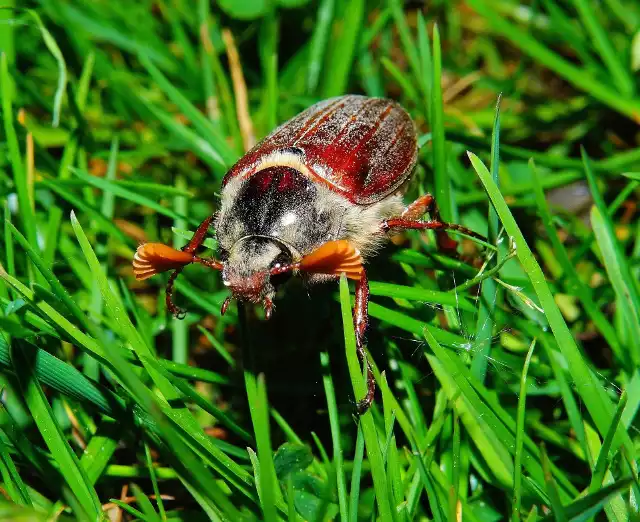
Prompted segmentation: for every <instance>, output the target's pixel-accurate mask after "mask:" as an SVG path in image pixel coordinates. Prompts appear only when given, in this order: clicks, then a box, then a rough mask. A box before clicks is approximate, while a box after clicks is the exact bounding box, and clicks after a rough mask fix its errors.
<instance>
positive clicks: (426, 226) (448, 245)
mask: <svg viewBox="0 0 640 522" xmlns="http://www.w3.org/2000/svg"><path fill="white" fill-rule="evenodd" d="M381 228H382V230H383V231H384V232H389V231H391V230H434V231H435V232H436V234H442V236H440V235H438V236H437V237H438V247H439V248H440V249H441V250H444V251H445V252H446V253H449V254H454V253H455V250H456V246H457V244H458V243H457V242H456V241H454V240H453V239H451V238H449V236H447V234H446V232H445V231H446V230H457V231H458V232H462V233H463V234H466V235H468V236H471V237H475V238H476V239H480V240H481V241H485V240H486V238H484V237H483V236H481V235H480V234H477V233H476V232H474V231H473V230H470V229H468V228H467V227H463V226H462V225H457V224H455V223H445V222H443V221H439V220H434V221H421V220H419V219H404V218H401V217H400V218H392V219H385V220H384V221H383V222H382V224H381ZM441 238H442V239H441Z"/></svg>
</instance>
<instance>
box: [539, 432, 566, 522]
mask: <svg viewBox="0 0 640 522" xmlns="http://www.w3.org/2000/svg"><path fill="white" fill-rule="evenodd" d="M540 455H541V460H542V469H543V470H544V479H545V483H546V486H547V495H548V496H549V501H550V503H551V511H552V512H553V514H554V516H555V519H556V522H567V520H568V519H567V515H566V513H565V512H564V508H563V507H562V502H561V501H560V496H559V494H558V488H557V486H556V483H555V481H554V480H553V476H552V475H551V462H550V461H549V456H548V455H547V451H546V449H545V447H544V444H542V445H541V446H540Z"/></svg>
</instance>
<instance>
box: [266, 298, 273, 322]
mask: <svg viewBox="0 0 640 522" xmlns="http://www.w3.org/2000/svg"><path fill="white" fill-rule="evenodd" d="M272 314H273V301H272V300H271V299H270V298H269V297H265V298H264V317H265V319H267V321H268V320H269V319H271V315H272Z"/></svg>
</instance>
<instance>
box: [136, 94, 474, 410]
mask: <svg viewBox="0 0 640 522" xmlns="http://www.w3.org/2000/svg"><path fill="white" fill-rule="evenodd" d="M417 150H418V149H417V137H416V130H415V127H414V124H413V121H412V120H411V118H410V116H409V115H408V114H407V112H406V111H405V110H404V109H403V108H402V107H401V106H400V105H398V104H397V103H396V102H394V101H391V100H386V99H380V98H368V97H365V96H356V95H348V96H341V97H338V98H332V99H329V100H325V101H322V102H320V103H317V104H316V105H314V106H312V107H310V108H309V109H307V110H305V111H304V112H302V113H300V114H299V115H298V116H296V117H295V118H293V119H291V120H289V121H288V122H286V123H284V124H283V125H281V126H280V127H278V128H277V129H275V130H274V131H273V132H272V133H271V134H270V135H269V136H267V137H266V138H265V139H264V140H262V141H261V142H260V143H258V144H257V145H256V146H255V147H254V148H253V149H251V150H250V151H249V152H248V153H247V154H246V155H245V156H243V157H242V158H241V159H240V160H239V161H238V162H237V163H236V164H235V165H234V166H233V167H232V168H231V170H229V172H228V173H227V175H226V176H225V178H224V180H223V182H222V201H221V206H220V210H219V211H218V212H217V213H216V214H214V215H212V216H210V217H208V218H207V219H205V220H204V221H203V222H202V223H201V224H200V226H199V227H198V229H197V230H196V232H195V234H194V236H193V238H192V239H191V241H189V243H188V244H187V245H186V246H185V247H184V248H183V249H182V250H181V251H178V250H174V249H173V248H171V247H168V246H165V245H161V244H158V243H147V244H144V245H141V246H140V247H139V248H138V250H137V252H136V255H135V258H134V261H133V266H134V272H135V275H136V278H137V279H146V278H148V277H151V276H152V275H154V274H157V273H159V272H164V271H167V270H174V272H173V274H172V275H171V277H170V278H169V282H168V285H167V294H166V301H167V307H168V309H169V310H170V311H171V312H172V313H174V314H175V315H176V316H179V315H181V314H182V313H183V312H181V311H180V310H179V309H178V308H177V307H176V306H175V305H174V304H173V301H172V294H173V283H174V281H175V279H176V277H177V275H178V274H179V273H180V272H181V271H182V269H183V268H184V267H185V266H186V265H187V264H189V263H200V264H203V265H206V266H208V267H211V268H214V269H216V270H221V271H222V279H223V281H224V284H225V285H226V286H228V287H229V289H230V291H231V295H230V296H229V297H228V298H227V299H226V300H225V302H224V304H223V306H222V312H223V313H224V311H225V310H226V309H227V307H228V305H229V302H230V299H231V298H236V299H240V300H243V301H250V302H253V303H263V305H264V307H265V311H266V316H267V318H268V317H270V315H271V312H272V309H273V298H274V296H275V292H276V287H277V286H278V285H279V284H281V283H282V282H283V280H284V279H286V278H287V277H288V276H290V275H291V274H295V275H300V276H301V277H303V278H304V279H305V280H306V281H307V282H308V283H316V282H322V281H333V280H336V279H338V278H339V276H340V274H341V273H343V272H344V273H346V275H347V276H348V277H349V278H351V279H354V280H355V281H356V302H355V308H354V313H353V318H354V325H355V331H356V341H357V349H358V355H359V356H360V359H361V360H363V359H364V336H365V331H366V329H367V323H368V300H369V284H368V282H367V275H366V272H365V270H364V267H363V263H364V260H366V259H367V258H368V257H370V256H372V255H374V254H375V252H376V250H377V249H378V248H380V246H381V245H382V244H383V243H384V242H385V241H386V240H387V238H388V235H389V233H390V232H394V231H399V230H406V229H420V230H424V229H431V230H435V231H436V234H437V240H438V245H439V247H440V248H441V249H443V250H445V251H447V252H455V249H456V246H457V243H456V242H455V241H454V240H452V239H450V238H449V236H448V235H447V234H446V232H445V230H458V231H462V232H464V233H466V234H469V235H471V236H476V237H480V236H478V235H477V234H475V233H474V232H472V231H470V230H468V229H466V228H464V227H461V226H459V225H455V224H450V223H443V222H442V221H441V220H440V216H439V214H438V209H437V207H436V205H435V202H434V199H433V197H432V196H431V195H429V194H426V195H424V196H422V197H420V198H418V199H417V200H416V201H414V202H413V203H411V204H410V205H408V206H405V204H404V203H403V201H402V197H401V195H400V194H399V189H400V188H401V186H402V185H403V184H404V183H405V182H406V181H407V180H408V179H409V177H410V175H411V172H412V170H413V167H414V165H415V163H416V158H417ZM426 213H429V214H430V217H431V219H430V220H426V221H425V220H423V219H422V217H423V216H424V214H426ZM212 223H213V224H214V227H215V231H216V237H217V240H218V245H219V260H215V259H203V258H201V257H198V256H197V255H196V250H197V249H198V248H199V247H200V246H201V245H202V242H203V241H204V239H205V237H206V235H207V234H208V233H209V227H210V225H211V224H212ZM367 383H368V391H367V395H366V397H364V398H363V399H362V400H361V401H360V402H359V403H358V410H359V411H360V412H363V411H366V410H367V408H368V407H369V406H370V405H371V402H372V401H373V396H374V391H375V381H374V378H373V374H372V372H371V369H370V368H369V370H368V378H367Z"/></svg>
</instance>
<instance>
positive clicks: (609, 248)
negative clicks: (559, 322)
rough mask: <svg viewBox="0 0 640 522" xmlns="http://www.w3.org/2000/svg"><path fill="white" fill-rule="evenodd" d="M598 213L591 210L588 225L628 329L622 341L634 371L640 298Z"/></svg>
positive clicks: (639, 350) (639, 353)
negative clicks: (591, 228)
mask: <svg viewBox="0 0 640 522" xmlns="http://www.w3.org/2000/svg"><path fill="white" fill-rule="evenodd" d="M601 212H602V211H601V210H600V209H599V208H598V206H594V207H593V208H592V209H591V223H592V226H593V231H594V233H595V236H596V241H597V243H598V246H599V247H600V251H601V252H602V256H603V258H604V267H605V269H606V271H607V275H608V276H609V280H610V281H611V285H612V286H613V289H614V291H615V294H616V296H617V298H618V299H617V303H618V305H619V306H620V307H621V313H622V315H623V317H624V318H625V323H626V328H628V330H627V331H628V332H629V335H627V336H626V338H627V342H628V343H629V346H628V348H629V349H630V352H631V353H630V355H631V359H632V361H633V366H634V367H637V366H638V365H639V364H640V297H639V296H638V291H637V287H636V283H635V281H634V279H633V276H632V275H631V271H630V269H629V265H628V264H627V260H626V257H625V256H624V254H623V252H622V249H621V247H620V244H619V243H618V240H617V239H616V237H615V232H614V231H613V225H612V223H611V220H610V218H609V217H608V215H606V214H604V215H603V214H602V213H601Z"/></svg>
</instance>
